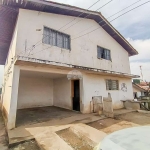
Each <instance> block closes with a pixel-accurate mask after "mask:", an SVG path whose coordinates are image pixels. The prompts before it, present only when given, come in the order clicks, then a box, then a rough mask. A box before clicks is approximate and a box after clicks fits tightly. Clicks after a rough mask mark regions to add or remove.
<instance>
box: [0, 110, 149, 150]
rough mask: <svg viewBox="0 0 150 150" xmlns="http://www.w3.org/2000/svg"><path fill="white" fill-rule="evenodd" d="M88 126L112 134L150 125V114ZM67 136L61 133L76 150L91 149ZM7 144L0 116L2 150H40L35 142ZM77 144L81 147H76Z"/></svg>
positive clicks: (0, 143) (124, 117)
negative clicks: (9, 145)
mask: <svg viewBox="0 0 150 150" xmlns="http://www.w3.org/2000/svg"><path fill="white" fill-rule="evenodd" d="M88 125H89V126H91V127H94V128H96V129H98V130H101V131H103V132H105V133H107V134H110V133H112V132H114V131H118V130H121V129H124V128H129V127H134V126H145V125H150V114H144V113H138V112H130V113H126V114H122V115H117V116H115V119H111V118H107V119H103V120H99V121H96V122H92V123H89V124H88ZM66 134H68V133H66V132H62V133H59V136H61V137H62V138H63V139H64V140H67V143H69V144H70V145H71V146H72V147H76V150H81V148H84V147H85V148H86V149H89V150H90V149H91V147H90V146H89V145H87V144H85V141H84V140H83V141H82V142H81V141H80V140H79V141H78V140H77V141H76V142H77V143H76V142H74V141H73V140H72V139H74V138H76V137H74V135H73V134H71V133H70V132H69V137H70V138H67V139H65V137H66ZM7 143H8V142H7V134H6V132H5V127H4V123H3V119H2V116H1V114H0V150H40V149H39V147H38V146H37V144H36V142H35V141H34V140H30V141H26V142H24V143H21V144H19V145H16V146H13V147H11V148H8V144H7ZM76 144H77V145H79V146H76ZM82 146H83V147H82ZM82 150H83V149H82Z"/></svg>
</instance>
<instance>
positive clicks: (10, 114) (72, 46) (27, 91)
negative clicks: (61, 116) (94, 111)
mask: <svg viewBox="0 0 150 150" xmlns="http://www.w3.org/2000/svg"><path fill="white" fill-rule="evenodd" d="M0 15H1V16H0V23H1V26H0V63H1V64H5V74H4V82H3V90H2V97H1V101H2V106H3V112H4V114H5V117H6V119H7V128H8V129H12V128H14V127H15V122H16V113H17V110H18V109H25V108H34V107H45V106H57V107H62V108H65V109H70V110H76V111H80V112H82V113H90V112H91V109H90V102H91V101H92V97H93V96H102V97H107V96H108V93H110V94H111V97H112V100H113V108H114V109H119V108H122V107H123V104H122V102H121V101H120V100H126V99H133V89H132V78H133V77H136V76H134V75H131V74H130V64H129V56H133V55H136V54H138V52H137V51H136V50H135V49H134V48H133V47H132V46H131V45H130V43H129V42H128V41H127V40H126V39H125V38H124V37H123V36H122V35H121V34H120V33H119V32H118V31H117V30H116V29H115V28H114V27H113V26H112V25H111V24H110V23H109V22H108V21H107V20H106V19H105V18H104V16H102V14H101V13H99V12H94V11H89V10H84V9H81V8H78V7H73V6H69V5H64V4H59V3H54V2H50V1H44V0H13V1H9V0H2V4H1V5H0ZM76 70H77V71H76ZM76 73H77V74H78V75H77V74H76ZM70 75H72V77H71V78H70ZM74 76H76V77H75V78H74ZM77 77H79V78H77Z"/></svg>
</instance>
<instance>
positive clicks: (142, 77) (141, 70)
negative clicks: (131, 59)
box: [140, 66, 143, 81]
mask: <svg viewBox="0 0 150 150" xmlns="http://www.w3.org/2000/svg"><path fill="white" fill-rule="evenodd" d="M140 70H141V77H142V81H143V72H142V66H140Z"/></svg>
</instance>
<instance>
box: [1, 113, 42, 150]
mask: <svg viewBox="0 0 150 150" xmlns="http://www.w3.org/2000/svg"><path fill="white" fill-rule="evenodd" d="M0 150H40V149H39V147H38V145H37V143H36V142H35V140H30V141H26V142H23V143H21V144H18V145H15V146H11V147H8V136H7V134H6V130H5V125H4V121H3V117H2V115H1V112H0Z"/></svg>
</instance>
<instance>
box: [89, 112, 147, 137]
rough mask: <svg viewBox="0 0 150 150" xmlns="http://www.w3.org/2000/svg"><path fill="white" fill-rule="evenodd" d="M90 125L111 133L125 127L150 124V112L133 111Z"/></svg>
mask: <svg viewBox="0 0 150 150" xmlns="http://www.w3.org/2000/svg"><path fill="white" fill-rule="evenodd" d="M88 125H89V126H91V127H94V128H96V129H98V130H101V131H103V132H105V133H107V134H110V133H112V132H115V131H118V130H121V129H125V128H130V127H135V126H146V125H150V114H144V113H138V112H131V113H126V114H122V115H117V116H115V119H112V118H107V119H103V120H99V121H96V122H93V123H89V124H88Z"/></svg>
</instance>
